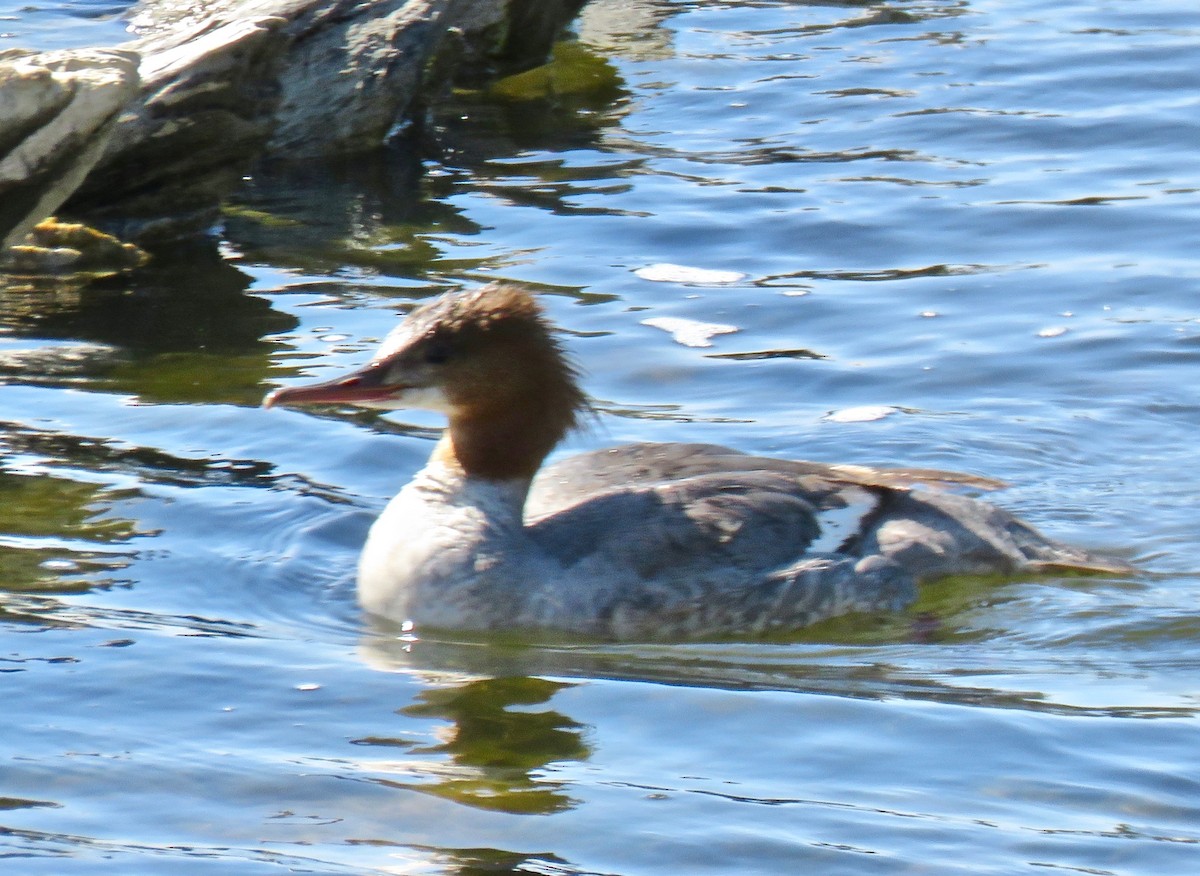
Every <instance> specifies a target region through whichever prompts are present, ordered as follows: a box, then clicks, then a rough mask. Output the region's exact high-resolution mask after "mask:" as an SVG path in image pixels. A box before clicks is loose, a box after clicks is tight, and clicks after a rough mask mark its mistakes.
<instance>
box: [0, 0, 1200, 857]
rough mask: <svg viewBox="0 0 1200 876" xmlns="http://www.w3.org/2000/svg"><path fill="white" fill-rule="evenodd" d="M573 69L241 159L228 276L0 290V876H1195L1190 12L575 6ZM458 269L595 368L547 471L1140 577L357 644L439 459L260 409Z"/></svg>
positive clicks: (392, 637) (408, 424)
mask: <svg viewBox="0 0 1200 876" xmlns="http://www.w3.org/2000/svg"><path fill="white" fill-rule="evenodd" d="M577 31H578V40H577V41H575V42H574V43H573V44H571V45H569V46H566V47H564V48H563V49H562V51H560V53H559V58H560V60H559V62H558V64H557V65H556V66H555V67H554V68H553V69H552V70H551V71H541V72H539V73H537V74H535V75H533V76H530V77H527V78H524V79H521V80H518V81H516V82H509V83H506V84H504V85H503V86H502V87H501V88H499V89H497V91H496V92H495V93H493V94H470V93H465V94H461V95H458V96H457V97H456V98H455V99H454V100H453V101H451V102H450V103H448V104H445V105H442V106H440V107H439V109H438V110H437V111H436V112H435V114H434V117H433V118H432V119H431V121H430V125H429V126H428V130H426V131H425V132H424V133H423V134H417V133H414V135H413V138H412V141H411V142H409V143H406V144H400V145H399V146H398V147H397V148H396V149H395V150H393V151H392V152H390V153H388V154H386V155H381V156H375V157H373V158H370V159H362V160H355V161H353V162H347V163H346V164H345V165H344V166H333V167H329V166H322V167H317V166H312V165H304V166H290V167H269V168H262V169H260V170H259V171H257V172H256V173H255V174H254V176H253V178H252V179H250V180H249V181H248V182H247V185H246V187H245V189H244V190H243V191H241V192H239V193H238V194H237V196H236V198H234V200H233V202H232V203H231V204H230V210H229V220H228V222H227V225H226V227H225V229H224V231H223V233H222V236H221V238H220V240H219V251H217V250H216V249H206V248H204V247H198V248H193V249H188V250H184V251H180V252H178V253H174V254H171V255H167V256H164V257H163V258H160V260H159V261H158V262H157V263H156V264H155V265H154V266H152V267H151V268H149V269H147V270H146V271H145V272H143V273H142V274H140V275H138V276H137V277H134V278H132V279H131V280H127V281H119V282H112V283H107V284H102V285H99V286H93V287H91V288H88V289H85V290H77V291H67V290H57V291H29V290H25V291H19V290H15V289H10V290H8V291H6V292H4V293H3V295H2V296H0V374H2V375H3V378H4V380H5V381H6V385H5V386H4V388H3V392H0V424H2V426H0V430H2V431H0V440H2V441H3V450H2V452H3V455H2V456H0V494H2V496H3V504H2V505H0V520H2V521H3V525H2V526H0V570H3V571H2V576H3V577H2V579H0V639H2V642H0V684H3V686H4V691H5V695H6V700H7V702H8V704H9V705H8V706H7V707H6V708H5V709H4V710H3V711H0V739H2V740H3V741H4V751H5V755H4V769H3V771H0V855H3V856H5V858H6V859H7V860H8V861H9V865H7V866H11V868H12V869H13V872H20V873H22V874H24V873H29V874H41V873H47V874H50V873H54V874H58V873H62V872H75V871H80V872H89V873H91V872H94V873H114V874H115V873H120V874H129V873H162V872H168V871H169V872H171V873H181V874H192V873H197V874H201V873H203V874H208V873H231V874H234V873H236V874H239V876H242V874H258V873H263V874H268V873H271V874H273V873H289V872H309V873H330V874H335V873H355V874H363V873H436V874H442V873H456V874H472V873H481V872H514V873H542V874H545V873H564V874H565V873H580V874H583V873H588V874H591V873H605V874H613V873H621V874H633V873H664V872H667V873H688V874H694V873H722V874H726V873H746V874H756V873H762V874H776V873H781V872H799V871H802V870H803V871H812V872H819V873H823V874H841V873H845V874H871V873H880V874H896V873H908V872H920V873H923V874H961V873H988V874H992V873H997V874H998V873H1005V874H1007V873H1021V872H1031V873H1041V872H1045V871H1047V870H1049V871H1066V872H1070V873H1091V874H1122V876H1124V874H1147V876H1149V874H1154V876H1160V874H1164V873H1189V872H1193V871H1195V870H1196V869H1197V867H1198V866H1200V781H1198V780H1197V776H1198V775H1200V754H1198V752H1200V744H1198V743H1200V733H1198V731H1200V724H1198V722H1197V718H1196V711H1197V708H1198V707H1200V702H1198V699H1197V684H1196V679H1197V677H1198V670H1200V658H1198V657H1197V656H1196V655H1197V651H1198V649H1197V645H1198V644H1200V618H1198V616H1197V613H1196V609H1195V606H1196V605H1197V604H1198V602H1200V577H1198V575H1197V571H1198V570H1197V564H1196V562H1195V559H1194V549H1195V544H1196V528H1195V515H1194V511H1193V508H1194V496H1195V493H1196V487H1195V484H1194V483H1193V480H1194V478H1193V473H1194V472H1195V471H1196V470H1197V463H1198V462H1200V453H1198V452H1197V449H1196V444H1197V442H1196V438H1195V436H1196V434H1197V427H1198V426H1200V400H1198V398H1197V393H1196V388H1195V387H1196V380H1195V375H1196V373H1197V372H1196V368H1197V364H1200V363H1198V359H1200V306H1198V305H1197V301H1198V300H1200V299H1198V298H1197V292H1198V291H1200V279H1198V272H1197V269H1196V261H1195V257H1194V253H1195V241H1196V239H1197V227H1198V221H1197V220H1198V219H1200V210H1198V207H1200V196H1198V194H1197V192H1198V191H1200V174H1198V171H1197V169H1196V168H1197V165H1196V162H1195V145H1194V144H1195V143H1197V142H1200V130H1198V128H1200V123H1198V122H1197V119H1198V118H1200V113H1198V112H1197V110H1198V104H1200V100H1198V99H1197V94H1200V87H1198V86H1200V72H1198V71H1200V48H1198V46H1200V40H1198V37H1200V16H1198V15H1197V14H1196V13H1194V12H1191V11H1188V10H1187V9H1185V8H1182V6H1181V5H1180V4H1173V3H1168V2H1165V0H1149V2H1142V3H1138V4H1123V5H1117V4H1100V5H1096V4H1089V3H1083V2H1067V3H1062V4H1057V5H1054V6H1052V7H1047V6H1046V5H1045V4H1034V3H1027V2H1019V0H992V2H974V3H965V2H953V3H946V2H891V3H886V4H858V3H836V4H835V3H830V4H825V5H821V4H804V3H770V2H767V3H762V2H756V3H742V2H724V3H719V4H718V3H700V2H695V3H679V2H666V0H659V2H644V3H628V2H621V3H618V2H616V0H612V2H609V0H597V2H596V3H594V4H593V5H592V6H591V7H589V8H588V10H587V11H586V13H585V15H584V17H583V19H582V20H581V22H579V24H578V28H577ZM663 265H674V266H681V267H683V268H687V269H690V270H692V271H693V273H690V274H689V273H688V272H687V271H683V272H681V271H680V270H679V268H678V267H677V268H674V269H669V268H663V267H661V266H663ZM656 266H657V267H656ZM695 271H699V272H700V273H695ZM704 272H723V273H722V274H720V275H714V274H711V273H704ZM495 278H504V279H509V280H514V281H519V282H523V283H526V284H529V285H530V286H532V287H533V288H535V289H537V290H538V291H539V292H540V293H541V294H542V300H543V302H544V303H545V305H546V307H547V309H548V310H549V311H550V313H551V314H552V316H553V317H554V319H555V320H556V321H557V322H558V323H559V324H560V325H562V326H563V327H564V329H565V330H566V331H567V332H568V333H569V334H568V337H567V341H568V343H569V346H570V348H571V350H572V352H573V353H574V354H575V355H576V356H577V358H578V360H579V362H580V364H581V365H582V366H583V368H584V369H585V371H586V372H587V386H588V389H589V390H590V391H591V393H592V394H593V395H594V397H595V399H596V403H597V406H598V408H599V409H600V410H601V412H602V416H601V417H600V422H599V423H598V424H597V426H596V428H594V429H592V430H590V431H588V432H586V433H583V434H579V435H576V436H574V437H573V438H572V439H571V442H570V444H571V446H570V448H566V449H568V450H569V449H581V448H590V447H599V446H603V445H605V444H610V443H616V442H619V441H626V440H700V441H718V442H722V443H726V444H729V445H732V446H734V447H737V448H739V449H743V450H748V451H753V452H760V453H770V454H779V455H786V456H796V457H806V458H814V459H826V460H839V461H858V462H891V463H896V464H903V465H919V466H938V467H946V468H953V469H959V470H965V471H972V472H978V473H981V474H986V475H990V476H993V477H999V478H1003V479H1005V480H1007V481H1009V482H1010V484H1011V486H1010V487H1009V488H1008V489H1007V490H1005V491H1003V492H1002V493H1001V494H999V495H998V497H997V501H999V502H1000V503H1002V504H1003V505H1005V506H1006V507H1008V508H1010V509H1011V510H1013V511H1015V512H1017V513H1019V514H1020V515H1022V516H1023V517H1025V518H1026V519H1028V520H1030V521H1031V522H1033V523H1035V524H1036V525H1037V526H1039V527H1041V528H1042V529H1044V530H1046V531H1047V532H1048V533H1050V534H1053V535H1054V536H1056V537H1059V538H1063V539H1066V540H1070V541H1074V542H1077V543H1080V544H1084V545H1087V546H1090V547H1093V548H1096V549H1100V550H1104V551H1109V552H1113V553H1116V554H1119V555H1122V556H1125V557H1128V558H1130V559H1131V560H1133V561H1134V562H1136V563H1137V564H1138V565H1139V566H1140V567H1141V568H1142V569H1144V570H1145V573H1144V574H1141V575H1138V576H1135V577H1131V578H1123V579H1113V578H1069V579H1063V578H1049V579H1040V580H1019V581H947V582H941V583H939V584H936V585H933V586H930V587H927V588H926V589H925V591H924V593H923V596H922V599H921V601H920V603H919V604H918V605H917V606H915V607H914V608H913V610H912V611H910V612H907V613H905V614H902V615H896V616H882V617H859V618H850V619H843V620H841V621H838V622H834V623H831V624H827V625H824V626H821V627H818V628H815V629H812V630H809V631H805V632H803V633H801V634H798V635H797V636H796V637H795V638H794V639H792V640H789V641H779V642H769V643H762V642H759V643H755V642H727V643H692V644H656V645H637V644H632V645H623V646H609V645H604V644H596V643H584V642H558V643H553V644H545V643H543V644H532V643H523V642H520V641H501V642H496V641H482V642H479V641H476V642H449V641H433V640H430V639H428V638H417V639H416V640H412V639H411V637H409V638H405V637H400V636H397V635H396V634H395V633H394V632H393V631H387V630H378V629H373V628H372V627H371V626H370V625H369V624H368V623H366V622H365V621H364V619H363V618H362V617H361V616H360V614H359V612H358V611H357V609H356V607H355V605H354V600H353V592H352V583H351V578H352V574H353V566H354V562H355V558H356V555H357V550H358V547H359V545H360V544H361V540H362V537H363V534H364V532H365V529H366V527H367V526H368V525H369V522H370V520H371V518H372V515H373V514H374V513H375V512H376V511H377V510H378V508H379V507H380V506H381V504H382V503H383V502H384V501H385V500H386V498H387V497H388V496H390V495H391V494H392V493H393V492H394V491H395V490H396V489H397V488H398V487H399V485H400V484H402V483H403V482H404V481H405V480H406V479H407V478H408V477H409V476H410V475H411V474H412V472H413V471H414V470H415V469H416V468H417V467H418V466H419V465H420V464H421V462H422V461H423V459H424V457H425V456H426V455H427V454H428V452H429V450H430V448H431V446H432V444H431V441H432V438H433V436H434V435H435V434H436V433H435V430H436V428H437V427H438V426H439V425H440V424H439V422H438V420H437V418H436V417H434V416H433V415H425V414H419V413H407V412H405V413H397V414H389V415H387V416H379V415H375V414H369V413H364V412H356V411H352V410H326V411H292V410H273V411H263V410H261V409H260V408H258V407H257V404H258V401H259V399H260V398H261V396H262V394H263V392H264V391H265V390H266V389H268V388H270V387H271V386H274V385H278V384H281V383H287V382H290V381H293V380H300V379H313V378H319V377H324V376H328V375H331V374H333V373H336V371H337V370H338V369H341V368H346V367H349V366H351V365H353V364H356V363H359V362H361V361H363V359H364V358H365V357H366V356H367V355H369V351H370V349H371V348H372V345H373V343H374V342H375V341H376V340H378V339H379V338H380V337H382V335H383V334H385V333H386V331H387V330H388V329H389V328H390V327H391V326H392V325H394V324H395V320H396V318H397V315H398V314H400V313H402V312H404V311H406V310H408V309H410V308H411V307H412V306H413V305H414V304H415V303H416V302H419V301H421V300H425V299H427V298H428V297H430V296H432V295H435V294H437V293H439V292H440V291H443V290H446V289H452V288H465V287H473V286H475V285H477V284H479V283H481V282H485V281H487V280H490V279H495ZM716 280H720V281H721V282H715V281H716ZM664 318H673V319H677V320H680V319H681V320H689V321H692V322H694V323H701V324H710V325H714V326H723V327H726V328H733V329H735V331H727V332H724V333H720V334H712V335H711V336H710V337H709V339H708V342H709V343H710V344H711V345H710V346H706V347H705V346H689V345H687V344H685V343H681V342H680V339H678V338H677V337H675V336H673V335H672V334H671V333H670V332H668V331H665V330H663V328H660V327H655V323H657V324H658V325H660V326H661V325H663V323H661V322H660V320H662V319H664ZM647 321H651V324H647ZM668 325H669V324H668ZM701 334H703V333H701ZM683 340H690V341H691V342H692V343H695V338H690V339H689V338H688V337H687V336H684V337H683Z"/></svg>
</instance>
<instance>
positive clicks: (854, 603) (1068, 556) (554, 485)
mask: <svg viewBox="0 0 1200 876" xmlns="http://www.w3.org/2000/svg"><path fill="white" fill-rule="evenodd" d="M577 377H578V374H577V371H576V369H575V367H574V366H573V364H572V363H571V361H570V360H569V359H568V358H567V356H566V354H565V352H564V350H563V348H562V347H561V345H560V344H559V342H558V340H557V339H556V338H555V334H554V330H553V328H552V326H551V325H550V323H549V322H548V321H547V319H546V317H545V316H544V314H543V312H542V310H541V308H540V307H539V305H538V303H537V302H536V300H535V299H534V297H533V296H532V295H531V294H530V293H529V292H527V291H525V290H524V289H521V288H519V287H516V286H513V285H507V284H492V285H488V286H485V287H483V288H480V289H478V290H475V291H471V292H461V293H453V294H447V295H445V296H443V297H441V298H440V299H438V300H436V301H433V302H431V303H429V304H425V305H423V306H421V307H419V308H417V309H416V310H414V311H413V312H412V313H411V314H410V315H409V316H408V317H407V318H406V319H405V320H404V321H403V323H401V324H400V325H399V326H398V327H397V328H396V329H395V330H394V331H393V332H391V334H390V335H388V337H387V339H386V340H385V341H384V343H383V345H382V346H381V348H380V349H379V351H378V353H377V354H376V355H375V357H374V358H373V359H372V360H371V361H370V362H369V363H368V364H367V365H366V366H365V367H363V368H361V369H360V370H358V371H355V372H353V373H351V374H349V375H346V376H344V377H339V378H336V379H334V380H330V381H328V382H324V383H319V384H315V385H310V386H292V387H285V388H280V389H276V390H275V391H274V392H272V393H270V394H269V395H267V396H266V398H265V399H264V401H263V404H264V406H266V407H271V406H273V405H278V404H327V403H353V404H356V405H362V406H365V407H371V408H381V409H396V408H425V409H428V410H433V411H438V412H441V413H444V414H445V415H446V416H447V417H448V419H449V426H448V428H447V429H446V431H445V433H444V434H443V436H442V437H441V439H440V440H439V441H438V443H437V446H436V447H435V448H434V450H433V453H432V455H431V456H430V459H429V462H428V464H427V465H426V466H425V467H424V468H423V469H422V470H421V471H420V472H418V473H417V474H416V476H415V477H414V478H413V479H412V481H411V482H409V483H408V484H407V485H406V486H405V487H404V488H403V489H402V490H401V491H400V492H399V494H398V495H396V497H395V498H393V499H392V500H391V502H390V503H389V504H388V505H387V507H386V508H385V509H384V511H383V513H382V514H381V515H380V516H379V518H378V519H377V520H376V522H375V523H374V525H373V526H372V527H371V530H370V534H369V535H368V537H367V542H366V545H365V547H364V548H363V551H362V556H361V559H360V562H359V568H358V597H359V601H360V603H361V604H362V606H363V607H364V608H365V609H366V610H367V611H368V612H370V613H371V614H374V615H379V616H382V617H385V618H388V619H391V620H393V621H398V622H401V623H406V624H411V625H415V626H416V627H417V629H418V630H421V629H426V628H440V629H447V630H461V631H495V630H514V631H517V630H530V631H557V632H567V633H572V634H583V635H588V636H597V637H602V638H613V639H623V640H630V639H662V638H699V637H708V636H721V637H728V636H745V635H761V634H764V633H771V632H781V631H787V630H791V629H796V628H799V627H803V626H805V625H808V624H812V623H814V622H816V621H820V620H823V619H826V618H829V617H833V616H835V615H841V614H845V613H847V612H855V611H879V610H898V609H901V608H903V607H905V606H906V605H908V604H909V603H911V602H912V601H913V600H914V599H915V598H916V584H917V582H920V581H924V580H928V579H933V578H939V577H943V576H947V575H980V574H996V573H998V574H1002V575H1011V574H1013V573H1019V572H1040V571H1053V570H1061V569H1078V570H1086V571H1093V572H1114V573H1119V572H1125V571H1128V567H1127V566H1126V565H1125V564H1123V563H1121V562H1120V561H1118V560H1110V559H1107V558H1103V557H1098V556H1094V555H1092V554H1089V553H1086V552H1084V551H1082V550H1078V549H1076V548H1072V547H1069V546H1067V545H1064V544H1059V543H1057V542H1055V541H1052V540H1050V539H1048V538H1046V537H1045V536H1043V535H1041V534H1040V533H1039V532H1037V531H1036V530H1035V529H1033V528H1032V527H1030V526H1029V525H1027V524H1025V523H1022V522H1021V521H1019V520H1017V519H1016V518H1015V517H1013V516H1012V515H1010V514H1009V513H1007V512H1006V511H1002V510H1001V509H999V508H997V507H994V506H992V505H989V504H987V503H985V502H982V501H979V500H977V499H974V498H969V497H967V496H963V495H958V494H955V493H951V492H946V491H945V489H944V488H946V487H947V486H949V487H955V486H957V487H959V488H975V489H990V488H995V487H998V486H1001V484H999V483H998V482H996V481H992V480H989V479H986V478H980V477H975V476H972V475H964V474H956V473H953V472H939V471H929V470H921V469H876V468H867V467H863V466H856V465H829V464H823V463H816V462H799V461H790V460H783V459H773V458H766V457H760V456H750V455H747V454H744V453H740V452H738V451H736V450H730V449H728V448H725V447H719V446H715V445H711V444H676V443H672V444H653V443H639V444H629V445H625V446H622V447H616V448H612V449H607V450H598V451H594V452H591V453H584V454H581V455H578V456H574V457H571V458H568V459H566V460H563V461H561V462H558V463H556V464H553V465H550V466H548V467H546V468H545V469H542V468H541V466H542V462H543V460H544V459H545V458H546V456H547V455H548V454H549V453H550V451H551V450H552V449H553V448H554V446H555V445H556V444H558V442H559V440H560V439H561V438H563V436H564V435H565V434H566V433H567V432H568V431H569V430H571V429H572V428H574V427H575V426H576V425H577V424H578V423H579V422H580V420H581V417H582V415H584V414H585V413H588V412H589V411H590V407H589V405H588V401H587V398H586V396H585V395H584V393H583V391H582V390H581V389H580V387H579V383H578V381H577ZM921 487H933V488H934V489H928V488H925V489H922V488H921ZM938 487H941V488H943V489H941V490H939V489H936V488H938Z"/></svg>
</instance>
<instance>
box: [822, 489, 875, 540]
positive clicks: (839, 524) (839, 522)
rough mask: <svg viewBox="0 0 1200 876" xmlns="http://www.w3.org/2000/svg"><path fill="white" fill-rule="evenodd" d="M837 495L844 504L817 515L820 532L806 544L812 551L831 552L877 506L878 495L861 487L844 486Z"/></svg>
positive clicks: (859, 526)
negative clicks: (810, 542) (811, 541)
mask: <svg viewBox="0 0 1200 876" xmlns="http://www.w3.org/2000/svg"><path fill="white" fill-rule="evenodd" d="M838 497H839V498H840V499H842V501H844V502H845V503H846V504H845V505H843V506H842V507H841V508H830V509H828V510H825V511H821V512H820V513H819V514H818V515H817V523H818V525H820V527H821V534H820V535H819V536H817V538H816V539H815V540H814V541H813V543H812V544H810V545H809V546H808V550H809V551H810V552H812V553H833V552H834V551H836V550H837V549H838V548H839V547H841V546H842V543H843V542H844V541H845V540H846V539H847V538H849V537H850V536H851V535H853V534H854V533H856V532H858V530H859V529H860V528H861V526H862V522H863V519H864V518H865V517H866V516H867V515H869V514H871V513H872V512H873V511H875V509H876V508H878V507H879V497H878V496H877V495H876V494H875V493H873V492H871V491H870V490H864V489H863V488H862V487H845V488H844V489H842V490H841V491H840V492H839V493H838Z"/></svg>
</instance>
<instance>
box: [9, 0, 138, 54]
mask: <svg viewBox="0 0 1200 876" xmlns="http://www.w3.org/2000/svg"><path fill="white" fill-rule="evenodd" d="M132 5H133V3H132V2H131V0H59V2H56V3H39V2H36V0H35V2H19V0H18V2H14V0H0V52H2V51H4V50H6V49H33V50H36V51H50V50H52V49H77V48H87V47H91V46H111V45H115V44H117V43H122V42H125V41H126V40H129V39H132V35H131V34H130V32H129V30H128V23H127V22H126V21H125V20H124V18H123V16H124V13H125V11H126V10H127V9H128V8H129V7H130V6H132Z"/></svg>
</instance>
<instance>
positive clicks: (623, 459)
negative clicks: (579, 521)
mask: <svg viewBox="0 0 1200 876" xmlns="http://www.w3.org/2000/svg"><path fill="white" fill-rule="evenodd" d="M750 472H776V473H779V474H784V475H790V476H792V477H797V478H799V477H811V476H816V477H818V478H823V479H826V480H829V481H831V482H836V483H842V484H847V485H849V484H853V485H856V486H862V487H897V488H903V487H911V486H929V487H934V488H946V487H952V488H954V487H958V488H961V487H966V488H971V489H975V490H995V489H999V488H1001V487H1003V486H1004V484H1003V483H1002V482H1001V481H996V480H992V479H990V478H984V477H980V476H978V475H971V474H962V473H960V472H948V471H937V470H934V469H924V468H872V467H868V466H860V465H836V464H830V463H823V462H807V461H803V460H792V459H776V458H774V457H769V456H751V455H749V454H746V453H741V452H739V451H737V450H731V449H730V448H728V447H722V446H720V445H717V444H679V443H663V444H657V443H651V442H643V443H638V444H625V445H622V446H620V447H613V448H609V449H605V450H595V451H592V452H590V453H581V454H578V455H575V456H571V457H568V458H566V459H564V460H561V461H559V462H556V463H554V464H553V465H550V466H547V467H546V468H545V469H543V470H542V472H541V473H540V474H539V475H538V477H537V479H536V480H535V481H534V483H533V489H532V490H531V491H530V495H529V500H528V502H527V504H526V509H527V513H528V514H529V516H530V517H531V518H534V517H541V516H543V515H545V514H547V513H551V512H553V511H556V510H560V509H562V508H566V507H568V506H570V505H573V504H575V503H576V502H579V501H582V500H583V499H586V498H588V497H589V496H592V495H596V494H599V493H604V492H608V491H609V490H613V489H622V488H626V487H631V486H648V485H652V484H666V483H674V482H678V481H681V480H684V479H686V478H692V477H696V476H698V475H713V474H727V475H745V474H746V473H750Z"/></svg>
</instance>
